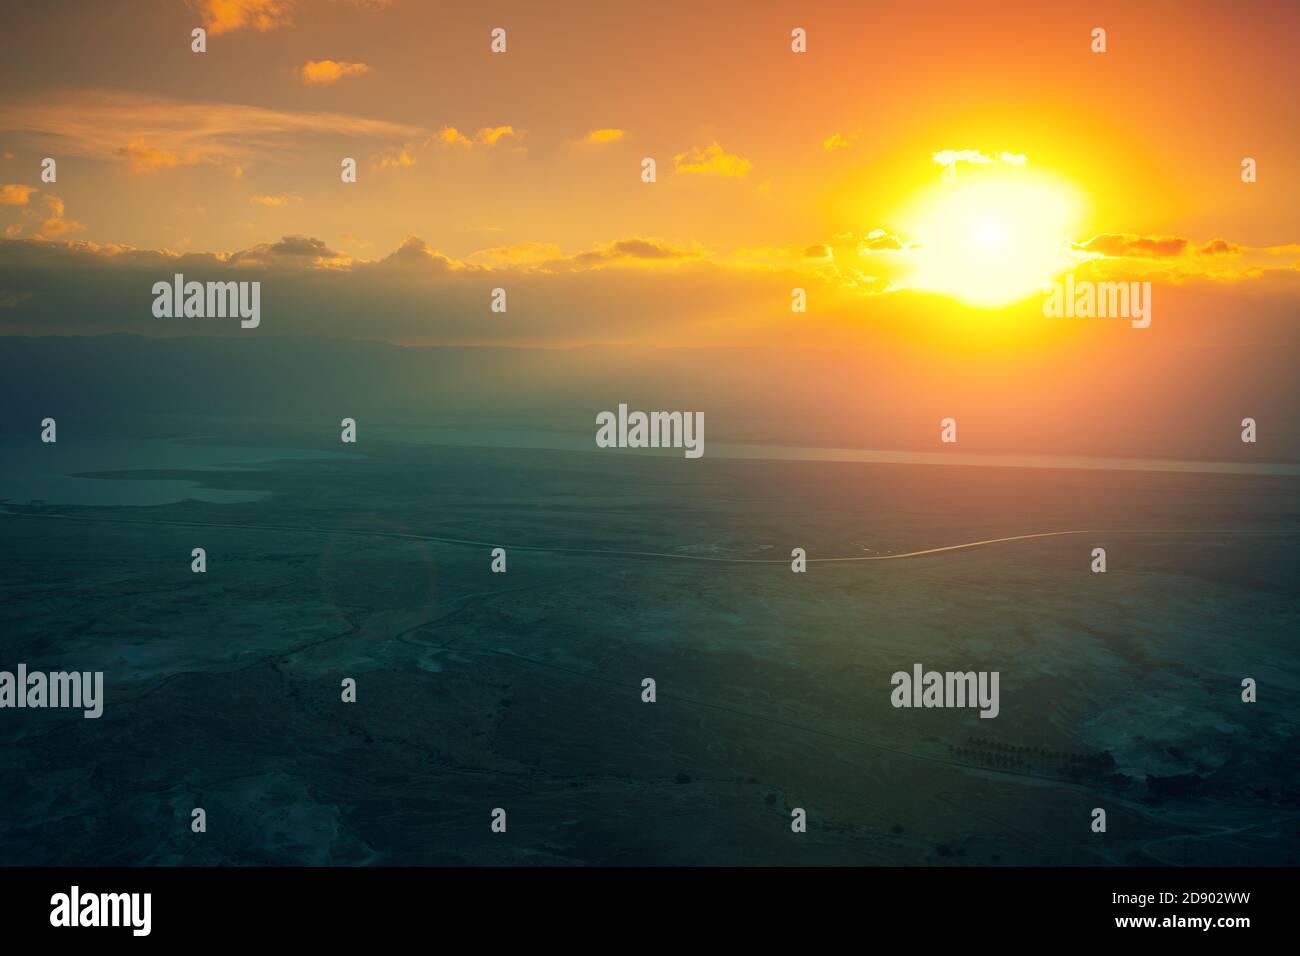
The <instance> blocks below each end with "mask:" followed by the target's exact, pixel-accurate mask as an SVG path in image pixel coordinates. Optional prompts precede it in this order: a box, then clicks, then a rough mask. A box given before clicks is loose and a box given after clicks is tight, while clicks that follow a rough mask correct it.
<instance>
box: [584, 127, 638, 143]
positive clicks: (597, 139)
mask: <svg viewBox="0 0 1300 956" xmlns="http://www.w3.org/2000/svg"><path fill="white" fill-rule="evenodd" d="M626 135H627V132H626V131H625V130H621V129H593V130H592V131H591V132H590V133H588V134H587V135H586V136H584V137H582V139H581V140H579V142H581V143H584V144H586V145H588V146H602V145H604V144H606V143H617V142H619V141H620V140H621V139H623V137H624V136H626Z"/></svg>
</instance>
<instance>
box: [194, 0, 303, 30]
mask: <svg viewBox="0 0 1300 956" xmlns="http://www.w3.org/2000/svg"><path fill="white" fill-rule="evenodd" d="M188 2H189V6H190V9H192V10H195V11H196V12H198V14H199V15H200V16H201V17H202V22H203V26H204V28H205V29H206V30H207V31H208V32H209V33H211V34H212V35H213V36H218V35H220V34H222V33H234V32H235V31H236V30H243V29H245V28H247V27H252V28H253V29H255V30H260V31H263V32H265V31H267V30H274V29H276V28H277V27H282V26H286V25H288V24H289V23H291V22H292V21H291V19H290V14H291V12H292V10H293V7H294V6H295V4H294V3H293V2H292V0H188Z"/></svg>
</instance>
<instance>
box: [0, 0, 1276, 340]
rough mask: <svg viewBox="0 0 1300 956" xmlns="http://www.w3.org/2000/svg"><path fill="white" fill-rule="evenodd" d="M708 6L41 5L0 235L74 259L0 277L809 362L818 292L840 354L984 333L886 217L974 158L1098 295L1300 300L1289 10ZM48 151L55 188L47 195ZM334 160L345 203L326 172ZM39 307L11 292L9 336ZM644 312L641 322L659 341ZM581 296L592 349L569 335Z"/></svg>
mask: <svg viewBox="0 0 1300 956" xmlns="http://www.w3.org/2000/svg"><path fill="white" fill-rule="evenodd" d="M707 6H708V5H700V4H695V3H685V2H681V3H672V2H670V3H656V4H652V5H644V6H641V5H632V4H609V3H560V4H546V5H541V4H535V3H512V4H507V3H456V4H443V3H439V4H427V3H416V2H384V0H298V2H294V0H219V2H218V0H210V2H209V0H203V2H197V0H196V2H193V3H190V4H188V5H187V4H184V3H172V4H162V3H160V4H149V5H144V4H139V3H130V2H106V3H102V4H94V5H85V6H83V5H75V6H61V5H57V4H51V5H47V6H42V7H35V8H33V9H32V10H30V11H28V12H26V13H25V15H24V19H23V22H22V24H21V25H18V24H11V25H10V27H9V28H8V30H7V31H6V34H5V39H4V47H5V53H6V56H5V57H4V58H3V61H2V65H0V86H2V87H3V88H4V89H5V90H6V95H5V98H4V101H3V104H0V146H2V151H3V156H4V158H3V159H0V183H3V184H5V185H4V187H3V189H4V191H3V193H0V228H3V229H5V230H6V233H5V234H6V236H7V237H8V238H10V239H13V240H17V243H13V244H10V245H16V244H30V243H42V242H48V243H52V244H73V245H71V246H70V247H67V248H66V249H65V252H66V253H67V255H68V256H72V255H74V254H75V255H76V256H80V258H79V259H75V260H74V259H71V258H66V260H65V259H59V258H58V255H59V253H58V252H57V250H56V249H55V247H54V246H51V247H50V248H44V249H36V250H29V249H12V248H11V249H6V251H5V255H6V256H7V257H8V258H9V259H10V260H11V262H13V263H15V265H13V266H12V268H13V269H18V268H20V267H21V268H29V267H30V264H31V263H32V262H33V261H34V260H33V258H32V257H33V256H36V257H45V258H44V259H42V261H44V262H46V263H47V264H49V265H50V268H56V267H57V268H63V267H64V266H65V265H68V264H70V263H72V262H74V261H75V262H78V263H80V264H81V267H83V268H88V267H89V265H91V264H93V265H94V266H96V267H103V268H110V267H112V265H113V264H117V265H119V266H121V267H123V268H125V267H126V266H127V265H131V264H135V265H141V266H145V265H146V264H156V265H157V266H158V267H159V268H160V269H163V270H166V269H167V268H169V267H170V266H169V263H171V264H175V263H177V262H182V260H179V259H174V258H173V257H174V256H175V255H177V254H192V255H199V256H200V258H198V259H193V260H188V261H189V262H190V263H191V265H193V266H194V267H196V268H202V267H204V266H207V267H210V268H222V267H234V266H236V265H242V266H244V267H249V268H256V269H263V270H271V272H272V273H274V272H275V270H281V269H282V270H285V271H286V272H292V273H293V274H294V275H295V277H296V279H302V277H303V274H304V273H307V274H320V275H319V282H318V283H317V287H318V290H320V289H325V288H327V287H328V284H329V283H331V282H335V281H337V280H338V276H337V275H335V274H336V273H340V272H341V273H346V274H348V275H349V276H351V277H353V278H356V279H357V281H358V282H359V281H361V280H362V278H363V277H365V276H367V275H370V276H381V277H382V276H384V275H388V277H389V278H388V279H386V280H385V281H387V282H388V283H389V284H390V285H392V284H393V283H394V282H398V280H395V279H393V278H392V276H393V275H396V274H398V273H399V272H400V274H401V275H402V276H403V277H404V278H403V279H402V280H400V281H402V282H406V281H409V282H411V283H414V284H415V286H417V287H418V284H419V282H420V281H428V282H446V283H448V284H449V286H448V288H449V289H450V290H451V291H449V292H448V299H449V300H452V299H455V297H456V296H457V295H460V294H462V291H463V294H464V295H465V296H466V297H472V296H474V295H478V293H479V290H480V289H481V288H482V287H492V286H495V285H505V286H509V287H511V288H521V287H527V288H530V289H533V290H536V294H535V295H534V296H532V301H535V302H539V301H546V302H547V303H548V306H549V307H551V308H552V310H553V311H551V312H546V313H543V312H542V311H536V312H535V313H533V314H530V315H527V316H525V317H524V318H523V319H521V320H520V321H519V323H518V324H515V325H511V326H507V328H508V329H509V332H503V331H502V330H501V329H500V328H497V329H493V330H491V331H484V332H483V333H482V334H478V335H475V334H472V333H469V332H468V331H467V330H466V329H464V328H462V327H456V328H451V329H449V328H447V327H446V326H445V324H444V325H439V324H438V323H437V322H436V321H433V320H431V321H430V323H429V325H428V327H427V328H422V327H419V325H418V324H414V325H413V324H412V323H410V322H406V323H404V324H402V325H401V327H400V328H399V327H385V326H383V325H382V324H380V325H378V326H375V327H373V328H370V329H367V330H364V331H363V330H360V329H356V328H353V329H352V330H351V331H352V333H353V334H374V335H378V336H382V337H389V338H392V339H394V340H397V341H433V342H436V341H448V340H452V341H499V340H501V339H502V338H503V337H504V338H505V339H506V340H510V341H518V342H522V343H528V344H576V343H582V342H587V341H646V342H656V343H662V344H683V343H714V342H737V341H744V342H748V341H754V340H756V339H763V338H766V337H770V335H769V333H770V332H771V331H772V330H773V329H777V328H779V329H783V332H782V337H784V336H785V335H787V334H788V330H789V310H788V302H789V289H790V288H791V287H792V286H793V285H803V286H806V287H807V288H809V290H810V294H811V297H812V300H813V305H812V306H811V307H810V310H809V311H810V315H809V318H808V320H807V321H806V322H805V324H804V325H803V326H802V330H803V335H804V337H805V339H806V340H809V341H821V342H824V341H828V340H834V339H835V338H836V337H837V336H838V335H839V334H840V333H841V332H842V331H843V330H844V329H846V328H847V329H855V328H857V327H858V326H860V325H862V324H870V323H871V322H873V321H874V320H875V319H876V318H878V317H886V318H887V317H891V316H892V317H894V318H893V319H891V320H890V321H894V322H895V323H901V324H904V325H907V324H910V323H912V319H911V316H913V315H915V314H917V313H921V314H930V315H933V314H935V313H936V310H939V311H942V310H951V309H953V308H957V309H958V311H961V312H963V313H964V309H965V307H960V306H955V305H954V303H952V301H951V300H947V301H946V304H945V303H938V304H937V305H936V304H934V303H933V302H931V299H932V298H933V297H928V298H925V297H923V299H924V300H923V301H916V297H915V296H914V295H913V293H914V292H915V290H914V289H912V288H911V287H910V286H909V281H910V280H909V278H908V276H909V271H910V263H909V255H910V253H909V252H908V251H907V248H906V247H907V244H908V243H909V242H913V241H915V238H916V237H915V236H910V235H908V234H907V232H906V229H905V228H904V227H905V226H906V223H905V222H903V221H902V218H901V217H903V215H904V212H903V211H904V210H905V209H906V207H907V205H908V203H909V201H910V200H911V199H912V198H913V197H915V196H916V194H917V193H918V192H920V191H922V190H924V189H925V188H927V187H929V186H932V185H933V184H934V183H935V182H936V181H938V179H939V175H940V173H941V172H942V167H941V166H940V165H939V164H937V163H936V162H935V161H934V156H935V154H936V153H941V152H942V151H945V150H970V151H975V150H978V151H980V153H981V154H982V155H984V156H990V157H997V156H998V155H999V154H1000V153H1003V152H1007V153H1010V154H1016V155H1023V156H1024V157H1025V165H1024V169H1025V170H1026V171H1027V172H1028V173H1032V174H1035V175H1037V174H1045V175H1050V176H1052V177H1055V178H1057V179H1059V180H1061V181H1064V182H1067V183H1070V184H1073V186H1074V187H1076V188H1077V190H1078V192H1079V195H1080V196H1081V197H1082V198H1083V205H1082V210H1081V215H1080V218H1079V220H1078V222H1077V223H1074V224H1073V227H1074V229H1075V230H1076V231H1075V232H1073V233H1072V234H1071V235H1069V236H1067V237H1065V238H1067V239H1070V240H1073V241H1074V242H1075V243H1077V244H1078V245H1079V246H1080V247H1084V248H1090V249H1092V250H1093V254H1094V255H1095V256H1100V257H1102V261H1101V263H1100V267H1101V268H1103V269H1104V270H1105V272H1106V274H1108V275H1124V276H1135V277H1149V276H1154V277H1156V280H1157V282H1165V283H1168V284H1183V283H1188V282H1192V283H1195V282H1206V283H1208V284H1209V287H1210V292H1207V295H1206V296H1205V297H1203V298H1204V299H1206V300H1213V301H1214V302H1215V306H1214V307H1215V308H1216V309H1218V308H1221V305H1220V304H1219V303H1220V297H1223V296H1227V297H1228V300H1229V301H1235V300H1234V299H1233V298H1232V297H1234V296H1238V295H1241V296H1255V297H1259V296H1263V297H1264V298H1266V299H1267V300H1268V301H1269V302H1270V303H1274V302H1276V303H1283V305H1282V306H1279V308H1282V309H1283V310H1285V308H1286V307H1288V306H1289V305H1290V304H1294V302H1295V298H1296V291H1295V290H1296V288H1297V284H1296V282H1295V277H1296V276H1297V275H1300V273H1298V272H1297V264H1298V263H1300V229H1298V228H1297V216H1296V209H1297V198H1298V196H1297V189H1298V188H1300V187H1298V186H1297V183H1296V177H1295V175H1294V171H1295V170H1296V169H1297V168H1300V163H1298V162H1297V160H1298V159H1300V156H1298V146H1300V143H1298V139H1300V123H1298V122H1297V115H1296V107H1295V96H1294V90H1295V88H1296V86H1297V83H1296V80H1297V75H1296V67H1295V58H1294V55H1293V53H1294V47H1295V40H1296V33H1297V29H1296V28H1297V22H1298V20H1300V11H1297V8H1296V7H1295V5H1294V4H1286V3H1281V2H1278V3H1260V4H1256V5H1252V7H1251V9H1250V11H1249V13H1248V14H1247V13H1244V12H1239V11H1237V10H1236V8H1234V7H1231V6H1225V5H1223V4H1217V3H1142V4H1131V3H1110V4H1108V3H1100V4H1089V5H1087V8H1086V9H1083V8H1079V7H1078V6H1077V5H1076V6H1068V7H1060V8H1056V7H1055V6H1054V5H1045V4H1039V3H1030V2H1025V3H990V4H978V5H974V4H972V5H956V4H947V3H935V4H926V3H915V2H904V3H896V4H888V3H886V4H872V5H863V4H856V3H855V4H847V3H845V4H830V3H828V4H818V5H816V9H814V10H812V11H809V9H808V6H809V5H807V4H802V3H750V4H746V5H745V7H744V13H743V15H741V14H738V13H737V9H736V7H734V6H733V5H722V4H719V5H713V6H712V8H711V9H710V8H706V9H701V7H707ZM1049 6H1051V8H1050V9H1045V8H1046V7H1049ZM200 24H204V25H206V27H207V29H208V30H209V37H208V51H207V52H206V53H204V54H195V53H193V52H191V50H190V30H191V29H192V28H193V27H194V26H197V25H200ZM497 26H500V27H504V28H505V29H506V30H507V52H506V53H505V54H502V55H494V54H492V53H491V52H490V50H489V42H490V37H489V31H490V30H491V29H492V28H493V27H497ZM1097 26H1101V27H1104V28H1105V29H1106V30H1107V39H1108V52H1106V53H1105V54H1100V55H1099V54H1095V53H1093V52H1091V50H1090V35H1089V34H1090V31H1091V30H1092V29H1093V28H1094V27H1097ZM794 27H802V28H804V29H805V30H806V31H807V35H808V52H807V53H806V54H802V55H797V54H794V53H792V52H791V50H790V31H791V29H792V28H794ZM44 156H54V157H57V159H58V162H59V176H58V181H57V183H54V184H44V183H42V182H41V181H40V178H39V174H40V168H39V163H40V160H41V158H42V157H44ZM344 156H352V157H355V158H356V159H357V161H358V165H359V181H358V182H357V183H356V184H348V185H345V184H342V183H341V182H340V180H339V161H340V159H341V158H342V157H344ZM1247 156H1249V157H1253V158H1255V159H1256V160H1257V162H1258V168H1259V181H1258V182H1256V183H1253V184H1243V183H1242V182H1241V178H1240V164H1241V160H1242V158H1243V157H1247ZM644 157H653V158H655V160H656V162H657V164H658V181H657V182H655V183H653V184H646V183H643V182H641V179H640V175H639V174H640V168H641V161H642V159H643V158H644ZM958 171H959V172H961V173H962V174H963V175H967V174H969V175H978V174H983V173H985V172H986V170H985V169H984V168H983V167H981V166H978V165H973V164H961V165H960V166H959V167H958ZM1099 236H1100V237H1103V238H1101V239H1100V240H1098V238H1097V237H1099ZM283 237H301V238H300V239H298V240H296V241H295V243H296V244H295V243H287V244H286V243H284V242H282V241H281V240H282V238H283ZM1089 240H1092V243H1093V244H1092V245H1091V246H1087V247H1085V245H1084V244H1086V243H1088V242H1089ZM1216 240H1222V241H1223V243H1222V244H1221V245H1218V244H1215V241H1216ZM404 244H405V245H404ZM900 246H901V247H902V248H898V247H900ZM126 247H130V248H129V249H128V248H126ZM399 250H403V251H401V252H399ZM1215 250H1220V251H1215ZM59 263H62V265H58V264H59ZM1094 264H1095V263H1094ZM147 267H148V268H152V265H148V266H147ZM0 268H3V267H0ZM178 268H179V266H178ZM385 269H387V270H388V272H385V271H384V270H385ZM394 270H396V271H394ZM155 271H157V270H155ZM0 274H3V273H0ZM1245 286H1251V287H1252V288H1251V289H1249V290H1247V289H1245V288H1244V287H1245ZM457 290H460V291H457ZM909 290H911V291H909ZM29 293H31V290H24V289H21V288H20V289H17V290H13V289H11V290H10V292H9V293H8V297H7V298H0V322H2V323H3V324H4V325H5V326H6V327H9V328H11V329H12V328H14V327H15V323H17V326H18V327H21V326H22V317H21V315H17V314H15V311H17V312H21V309H22V305H21V303H22V302H25V301H30V297H29ZM31 294H34V293H31ZM412 294H413V295H418V294H419V293H418V292H413V293H412ZM909 295H912V296H913V298H912V299H911V300H909V299H906V298H904V299H903V300H900V301H896V302H892V303H884V302H881V301H877V300H882V299H889V298H898V297H900V296H901V297H907V296H909ZM638 297H639V299H640V300H641V301H653V303H654V308H653V309H648V310H647V311H648V314H647V315H646V316H645V317H644V319H639V318H637V310H636V309H635V308H631V307H629V306H628V304H627V303H628V300H629V299H632V298H638ZM6 302H8V303H9V305H8V306H6V305H5V303H6ZM565 302H567V303H569V304H570V307H571V308H576V309H583V310H585V311H587V312H590V313H593V314H598V315H599V316H600V317H601V318H602V321H603V324H600V325H597V324H592V325H591V326H587V327H574V326H573V325H572V324H571V323H569V322H567V321H565V320H563V319H561V318H559V317H558V315H556V313H557V312H559V311H562V310H563V303H565ZM1270 307H1272V306H1270ZM1036 309H1037V302H1036V301H1035V302H1031V303H1029V307H1028V311H1027V312H1026V314H1027V315H1031V316H1032V315H1033V313H1034V311H1035V310H1036ZM656 310H657V311H656ZM666 312H673V313H674V315H673V316H672V317H671V318H670V317H668V316H666V315H665V313H666ZM944 314H945V315H948V314H949V313H948V312H944ZM656 316H658V317H659V318H658V322H657V324H656ZM899 316H902V318H899ZM882 321H883V319H882ZM995 326H996V323H995V322H992V323H986V324H984V325H982V326H976V328H994V327H995ZM956 328H957V329H958V330H959V332H960V334H961V335H962V336H964V337H966V338H971V337H972V335H971V329H972V326H971V325H970V324H969V323H966V324H961V323H959V324H958V325H957V326H956ZM936 330H937V331H936ZM336 331H337V330H336ZM952 331H953V326H951V325H946V324H943V323H939V325H938V326H932V327H930V328H929V329H928V330H923V331H922V332H921V333H920V334H921V335H922V338H924V336H925V335H929V334H940V335H948V334H950V333H952ZM1020 331H1022V332H1023V331H1024V330H1023V328H1021V329H1020ZM882 334H883V333H882ZM973 337H974V338H976V339H978V338H979V336H978V335H975V336H973ZM994 338H998V337H996V336H995V337H994Z"/></svg>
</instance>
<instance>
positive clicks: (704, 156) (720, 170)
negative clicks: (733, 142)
mask: <svg viewBox="0 0 1300 956" xmlns="http://www.w3.org/2000/svg"><path fill="white" fill-rule="evenodd" d="M673 165H674V167H675V168H676V170H677V172H679V173H693V174H697V175H714V176H735V177H741V176H745V175H747V174H748V173H749V171H750V170H751V169H753V168H754V164H753V163H751V162H750V161H749V160H747V159H743V158H742V157H740V156H736V155H734V154H731V153H728V152H726V151H725V150H724V149H723V148H722V147H721V146H720V145H718V143H717V142H714V143H711V144H709V145H708V146H706V147H704V148H703V149H698V148H697V149H693V150H691V152H690V153H678V154H677V155H676V156H674V157H673Z"/></svg>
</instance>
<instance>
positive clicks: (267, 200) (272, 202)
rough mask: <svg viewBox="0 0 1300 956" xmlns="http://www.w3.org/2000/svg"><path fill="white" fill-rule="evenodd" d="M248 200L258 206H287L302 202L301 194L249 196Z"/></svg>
mask: <svg viewBox="0 0 1300 956" xmlns="http://www.w3.org/2000/svg"><path fill="white" fill-rule="evenodd" d="M248 201H249V202H251V203H256V204H257V205H259V206H287V205H289V204H290V203H299V202H302V197H301V196H249V197H248Z"/></svg>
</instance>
